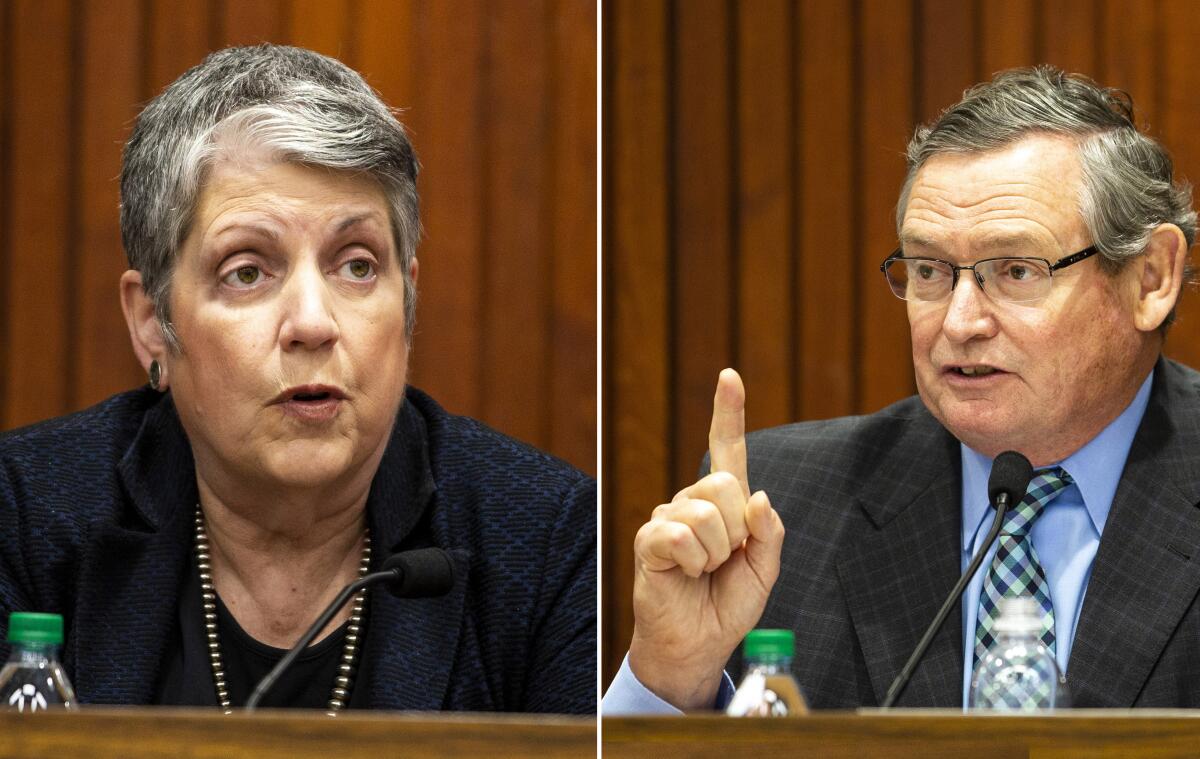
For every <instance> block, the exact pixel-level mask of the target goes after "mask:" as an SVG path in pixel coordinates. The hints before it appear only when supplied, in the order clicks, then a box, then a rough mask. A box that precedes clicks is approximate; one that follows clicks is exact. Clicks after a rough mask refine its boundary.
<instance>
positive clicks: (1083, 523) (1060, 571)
mask: <svg viewBox="0 0 1200 759" xmlns="http://www.w3.org/2000/svg"><path fill="white" fill-rule="evenodd" d="M1153 379H1154V373H1153V372H1151V373H1150V376H1148V377H1147V378H1146V380H1145V381H1144V382H1142V386H1141V388H1140V389H1139V390H1138V392H1137V395H1135V396H1134V399H1133V402H1132V403H1130V404H1129V406H1128V407H1127V408H1126V409H1125V410H1124V411H1123V412H1121V415H1120V416H1118V417H1117V418H1116V419H1114V420H1113V421H1112V423H1111V424H1109V425H1108V426H1107V427H1105V428H1104V429H1103V430H1102V431H1101V432H1100V434H1099V435H1097V436H1096V437H1094V438H1092V440H1091V441H1090V442H1088V443H1087V445H1085V446H1083V447H1082V448H1080V449H1079V450H1078V451H1076V452H1075V453H1073V454H1072V455H1070V456H1068V457H1067V458H1065V459H1063V460H1062V461H1061V462H1058V463H1057V464H1055V466H1061V467H1062V468H1063V469H1065V470H1066V471H1067V473H1068V474H1070V475H1071V478H1072V479H1073V480H1074V481H1075V482H1074V484H1073V485H1071V486H1070V487H1068V488H1066V489H1065V490H1063V491H1062V492H1061V493H1059V494H1058V497H1056V498H1055V499H1054V500H1053V501H1051V502H1050V503H1049V505H1047V506H1046V508H1045V510H1043V512H1042V514H1041V516H1039V517H1038V520H1037V521H1036V522H1035V523H1034V525H1033V529H1032V531H1031V532H1030V537H1031V539H1032V540H1033V548H1034V550H1035V551H1036V552H1037V555H1038V559H1039V561H1040V562H1041V564H1042V569H1043V570H1044V571H1045V573H1046V581H1047V582H1048V583H1049V584H1050V600H1051V602H1052V603H1053V604H1054V637H1055V641H1056V642H1055V658H1056V659H1057V660H1058V666H1059V668H1060V669H1062V671H1063V672H1064V673H1066V672H1067V662H1068V661H1069V660H1070V658H1071V644H1072V643H1073V642H1074V639H1075V626H1076V624H1078V622H1079V610H1080V609H1081V608H1082V607H1083V597H1084V594H1085V593H1086V592H1087V584H1088V578H1089V577H1091V573H1092V560H1093V559H1095V558H1096V549H1097V548H1098V547H1099V545H1100V536H1101V535H1102V534H1103V532H1104V524H1105V522H1107V521H1108V512H1109V509H1110V508H1111V507H1112V500H1113V496H1114V495H1115V494H1116V492H1117V484H1118V483H1119V482H1120V480H1121V472H1122V471H1124V469H1125V460H1126V459H1127V458H1128V457H1129V448H1130V446H1131V445H1133V436H1134V434H1135V433H1136V432H1137V428H1138V425H1140V424H1141V422H1142V416H1143V414H1145V412H1146V404H1147V403H1148V402H1149V400H1150V385H1151V382H1152V380H1153ZM991 472H992V460H991V459H989V458H987V457H986V456H983V455H981V454H979V453H977V452H975V451H973V450H971V449H970V448H968V447H967V446H965V445H963V446H962V568H963V570H966V568H967V565H968V564H969V563H970V562H971V557H972V556H974V555H975V551H976V550H977V544H978V543H979V542H980V541H982V540H983V538H984V536H985V535H986V534H987V531H988V527H990V526H991V521H992V520H991V517H992V511H991V507H990V506H989V504H988V497H987V481H988V477H989V476H990V475H991ZM995 553H996V546H995V545H992V546H991V548H990V549H989V550H988V554H987V556H986V558H985V559H984V561H983V563H982V564H981V565H980V567H979V571H978V572H976V573H975V576H974V577H972V578H971V582H970V583H969V584H968V585H967V589H966V590H965V591H964V595H963V598H964V602H963V657H964V664H963V706H964V707H965V706H966V704H967V697H968V694H969V693H970V688H971V665H972V662H973V659H974V649H975V623H976V620H977V619H978V617H979V594H980V592H981V591H982V590H983V581H984V578H986V577H987V571H988V568H989V567H990V566H991V558H992V556H994V555H995ZM965 599H973V600H971V601H970V602H967V601H966V600H965ZM800 686H801V687H802V688H803V687H804V683H801V684H800ZM1067 686H1068V688H1069V687H1070V676H1069V673H1068V678H1067ZM733 690H734V687H733V682H732V680H730V678H729V675H728V674H726V675H725V677H724V681H723V682H722V684H721V689H720V691H719V692H718V694H717V703H716V706H717V708H724V706H725V705H726V704H727V703H729V699H730V698H731V697H732V695H733ZM600 708H601V711H602V713H603V714H606V715H609V716H615V715H618V714H679V713H680V711H679V710H678V709H676V708H675V707H674V706H671V705H670V704H668V703H667V702H666V701H663V700H662V699H661V698H659V697H658V696H656V695H654V693H652V692H651V691H650V690H648V689H647V688H646V687H645V686H644V685H642V684H641V683H640V682H639V681H638V679H637V677H636V676H635V675H634V674H633V670H631V669H630V668H629V657H628V656H626V657H625V661H623V662H622V663H621V669H620V671H619V672H618V673H617V676H616V677H615V678H613V681H612V683H611V684H610V685H609V686H608V691H607V692H606V693H605V694H604V699H603V700H602V701H601V707H600Z"/></svg>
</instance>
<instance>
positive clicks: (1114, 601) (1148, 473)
mask: <svg viewBox="0 0 1200 759" xmlns="http://www.w3.org/2000/svg"><path fill="white" fill-rule="evenodd" d="M1198 400H1200V398H1198V394H1197V392H1196V388H1195V387H1193V386H1192V385H1191V383H1190V382H1189V381H1188V380H1187V378H1186V377H1185V376H1184V375H1183V373H1182V371H1181V370H1180V369H1178V368H1177V367H1176V366H1174V365H1172V364H1168V363H1166V362H1164V361H1160V362H1159V364H1158V367H1157V368H1156V370H1155V378H1154V387H1153V390H1152V393H1151V397H1150V402H1149V404H1148V406H1147V408H1146V413H1145V416H1144V417H1143V419H1142V424H1141V426H1140V427H1139V429H1138V432H1137V435H1136V436H1135V438H1134V442H1133V445H1132V447H1131V448H1130V452H1129V459H1128V461H1127V462H1126V465H1125V470H1124V473H1123V475H1122V477H1121V484H1120V486H1119V488H1118V489H1117V493H1116V496H1115V497H1114V499H1113V505H1112V509H1111V511H1110V514H1109V519H1108V523H1107V524H1106V525H1105V528H1104V535H1103V537H1102V538H1101V541H1100V547H1099V550H1098V551H1097V553H1096V559H1095V562H1094V563H1093V565H1092V573H1091V579H1090V580H1089V582H1088V587H1087V594H1086V597H1085V599H1084V604H1083V609H1082V611H1081V613H1080V617H1079V624H1078V626H1077V627H1076V633H1075V641H1074V643H1073V645H1072V648H1071V660H1070V663H1069V666H1068V668H1067V684H1068V686H1069V688H1070V690H1071V695H1072V698H1073V702H1074V705H1076V706H1080V707H1120V708H1124V707H1131V706H1134V704H1135V702H1136V701H1137V698H1138V694H1139V693H1140V692H1141V690H1142V688H1143V687H1144V685H1145V683H1146V680H1147V678H1148V677H1149V675H1150V673H1151V671H1152V670H1153V668H1154V665H1155V663H1156V662H1157V661H1158V659H1159V657H1160V656H1161V654H1162V651H1163V648H1164V647H1165V646H1166V644H1167V642H1168V640H1169V639H1170V637H1171V635H1172V634H1173V633H1174V631H1175V629H1176V627H1177V626H1178V625H1179V622H1180V620H1181V619H1182V617H1183V615H1184V614H1185V613H1186V612H1187V610H1188V608H1189V607H1190V606H1191V604H1192V602H1193V601H1194V600H1195V597H1196V594H1197V591H1200V509H1197V504H1198V503H1200V483H1198V482H1197V476H1196V472H1197V467H1196V463H1195V459H1196V455H1197V454H1196V452H1197V451H1198V450H1200V410H1198V409H1197V403H1198Z"/></svg>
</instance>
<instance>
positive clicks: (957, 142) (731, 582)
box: [604, 66, 1200, 714]
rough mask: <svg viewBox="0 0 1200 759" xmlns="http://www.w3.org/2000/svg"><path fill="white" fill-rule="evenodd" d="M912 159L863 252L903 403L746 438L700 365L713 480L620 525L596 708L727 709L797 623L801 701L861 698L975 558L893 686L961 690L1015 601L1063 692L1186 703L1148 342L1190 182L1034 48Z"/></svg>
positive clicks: (1182, 498)
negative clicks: (892, 208)
mask: <svg viewBox="0 0 1200 759" xmlns="http://www.w3.org/2000/svg"><path fill="white" fill-rule="evenodd" d="M908 165H909V170H908V176H907V179H906V181H905V183H904V186H903V189H902V191H901V195H900V202H899V206H898V209H897V229H898V237H899V247H898V248H897V249H896V251H895V252H893V253H892V254H891V255H889V256H887V258H886V259H885V260H884V261H883V263H882V264H881V267H880V268H881V270H882V274H883V277H882V279H883V280H884V281H883V282H881V284H884V283H886V284H887V286H888V287H890V289H891V290H892V292H893V293H894V294H895V295H896V296H897V297H899V298H901V299H903V300H904V301H905V302H906V306H907V312H908V321H909V326H910V329H911V335H912V348H913V367H914V372H915V375H916V383H917V388H918V391H919V397H914V398H909V399H907V400H904V401H901V402H899V403H897V404H895V405H892V406H890V407H888V408H886V409H884V410H882V411H880V412H878V413H875V414H872V415H870V416H865V417H854V418H843V419H834V420H829V421H822V422H812V423H804V424H797V425H791V426H787V427H781V428H776V429H772V430H766V431H762V432H758V433H754V434H752V435H749V436H746V435H745V432H744V417H743V406H744V403H745V398H746V394H745V390H744V389H743V386H742V383H741V380H740V378H739V377H738V375H737V373H736V372H734V371H732V370H728V369H727V370H725V371H724V372H722V373H721V376H720V378H719V380H718V384H717V391H716V396H715V398H714V405H713V419H712V428H711V433H710V439H709V453H710V457H711V460H710V462H706V466H707V465H708V464H709V463H710V464H711V473H710V474H708V475H707V476H704V477H702V478H701V479H700V480H699V481H698V482H696V483H694V484H692V485H690V486H688V487H686V488H684V489H683V490H681V491H680V492H679V493H678V494H677V495H676V496H675V498H674V499H673V500H672V501H671V502H670V503H666V504H663V505H661V506H659V507H658V508H657V509H655V511H654V513H653V516H652V518H651V519H650V521H649V522H647V523H646V524H645V525H644V526H643V527H642V528H641V530H640V531H639V532H638V535H637V538H636V541H635V546H634V549H635V557H636V559H635V560H636V566H635V579H634V598H633V602H634V614H635V627H634V634H633V640H632V643H631V645H630V648H629V654H628V657H627V658H626V661H625V663H624V664H623V666H622V670H621V672H620V674H619V675H618V677H617V680H616V681H614V684H613V686H612V687H611V688H610V689H609V692H608V694H607V695H606V697H605V701H604V711H605V713H606V714H617V713H622V712H631V711H642V712H645V711H656V710H668V709H670V708H672V707H674V708H678V709H696V708H706V707H708V708H711V707H712V706H714V705H718V706H719V705H722V704H724V703H725V702H727V701H728V699H729V697H730V694H731V689H732V683H731V680H730V679H729V677H728V676H727V675H723V673H722V668H723V666H724V665H726V663H727V662H729V661H730V657H731V656H733V655H734V652H735V648H736V647H737V646H738V644H739V643H740V641H741V640H742V638H743V637H744V636H745V635H746V633H747V632H748V631H749V630H750V629H751V628H754V627H756V626H758V627H767V628H786V629H791V630H794V631H795V635H796V655H795V658H794V662H795V663H794V673H795V675H796V677H797V679H798V680H799V682H800V684H801V686H802V688H803V689H804V691H805V694H806V695H807V698H808V700H809V703H810V704H811V705H812V706H813V707H816V708H842V709H845V708H853V707H857V706H871V705H878V704H881V703H883V702H884V700H885V694H886V693H887V690H888V687H889V685H890V684H891V683H892V681H893V679H894V678H895V677H896V675H897V674H898V673H899V672H900V671H901V668H902V666H903V665H904V663H905V661H906V659H907V658H908V656H909V654H910V653H911V652H912V651H913V650H914V648H915V647H916V645H917V642H918V639H919V638H920V636H921V634H922V633H923V631H924V630H925V628H926V626H927V625H928V624H929V623H930V621H931V620H932V619H933V617H934V615H935V613H936V611H937V610H938V607H939V606H940V605H941V603H942V601H943V599H944V598H945V597H946V595H947V594H948V592H949V591H950V589H951V588H952V587H953V586H954V584H955V581H956V579H957V578H958V576H959V575H960V573H962V572H963V571H964V569H965V568H966V567H967V566H968V564H969V563H970V561H971V559H972V557H973V556H974V555H975V554H976V553H977V552H979V551H985V552H986V554H985V557H984V559H983V562H982V565H981V566H980V569H979V571H978V572H977V573H975V574H974V576H973V577H972V579H971V582H970V583H969V584H968V585H967V589H966V591H965V592H964V593H963V595H962V597H961V602H960V604H959V606H958V607H957V613H954V612H952V613H951V614H950V616H949V618H948V620H947V624H945V625H944V626H943V627H942V629H941V630H940V632H939V633H938V634H937V635H936V636H935V637H934V638H933V640H932V644H931V646H930V648H929V649H928V652H927V653H926V654H925V656H924V658H923V660H922V661H921V663H920V664H919V665H918V666H917V668H916V670H915V673H914V675H913V678H912V680H911V682H910V683H909V685H908V687H907V688H906V689H905V690H904V692H903V693H902V695H901V697H900V699H899V701H898V705H899V706H937V707H956V706H961V705H963V704H964V703H965V702H966V700H967V694H968V690H969V683H970V675H971V672H972V669H973V665H974V663H975V661H977V660H978V658H979V657H980V656H981V654H982V653H983V652H985V651H986V650H987V644H988V642H989V641H990V640H991V639H992V632H993V629H994V628H993V625H994V623H995V621H996V608H997V606H998V605H999V604H998V602H999V600H1000V599H1001V598H1002V597H1005V596H1009V595H1014V594H1017V593H1028V594H1030V595H1033V596H1034V598H1035V599H1037V600H1038V609H1039V612H1038V613H1039V614H1040V616H1041V622H1042V641H1043V642H1044V643H1045V644H1046V645H1047V647H1048V648H1049V650H1050V651H1051V652H1052V653H1053V654H1054V656H1055V658H1056V660H1057V662H1058V665H1059V667H1060V668H1061V669H1062V670H1063V671H1064V672H1065V673H1066V676H1067V680H1068V682H1069V686H1070V693H1071V696H1072V701H1073V705H1074V706H1079V707H1133V706H1150V707H1190V706H1200V677H1197V675H1200V671H1198V669H1200V665H1198V664H1197V662H1198V661H1200V659H1198V658H1197V657H1196V656H1195V651H1196V650H1197V647H1198V646H1200V604H1197V603H1195V598H1196V595H1197V591H1198V590H1200V570H1197V568H1196V566H1195V562H1192V561H1190V558H1191V557H1192V556H1195V555H1196V554H1197V550H1200V512H1198V511H1197V509H1196V504H1197V503H1200V467H1197V466H1196V465H1195V463H1194V457H1195V456H1196V455H1197V454H1196V451H1198V450H1200V374H1197V373H1196V372H1194V371H1193V370H1191V369H1188V368H1186V367H1183V366H1181V365H1179V364H1176V363H1174V362H1172V361H1169V360H1167V359H1165V358H1164V357H1163V356H1162V355H1161V351H1162V346H1163V341H1164V338H1165V332H1166V330H1167V328H1168V326H1169V324H1170V322H1171V319H1172V317H1173V313H1174V308H1175V304H1176V301H1177V299H1178V297H1179V295H1180V292H1181V288H1182V286H1183V283H1184V281H1185V271H1186V268H1187V265H1186V260H1187V256H1188V250H1189V248H1190V247H1191V245H1192V243H1193V241H1194V239H1195V233H1196V214H1195V212H1194V211H1193V210H1192V208H1191V190H1190V187H1188V186H1187V185H1186V184H1184V183H1182V182H1178V181H1176V180H1175V179H1174V178H1173V176H1172V164H1171V160H1170V158H1169V156H1168V155H1167V153H1166V151H1165V150H1164V149H1163V148H1162V147H1161V146H1160V145H1158V144H1157V143H1156V142H1154V141H1153V140H1152V139H1150V138H1148V137H1147V136H1145V135H1144V134H1142V133H1141V132H1139V131H1138V129H1137V127H1136V126H1135V123H1134V120H1133V112H1132V106H1131V103H1130V102H1129V100H1128V98H1126V97H1125V96H1124V95H1123V94H1122V93H1119V92H1116V91H1113V90H1110V89H1105V88H1102V87H1099V86H1097V85H1096V84H1095V83H1094V82H1092V81H1090V80H1088V79H1086V78H1085V77H1082V76H1077V75H1067V74H1064V73H1063V72H1062V71H1059V70H1057V69H1054V68H1051V67H1048V66H1041V67H1037V68H1032V69H1020V70H1013V71H1008V72H1004V73H1001V74H999V75H997V76H996V77H995V78H994V79H993V80H992V81H990V82H987V83H984V84H981V85H978V86H976V87H974V88H972V89H970V90H968V91H967V92H966V93H965V94H964V96H963V98H962V100H961V101H960V102H958V103H957V104H955V105H953V106H951V107H950V108H949V109H947V110H946V111H945V112H944V113H942V114H941V116H940V117H939V118H938V119H937V120H936V121H935V122H934V123H933V124H931V125H930V126H928V127H922V128H920V129H918V130H917V132H916V134H915V136H914V137H913V139H912V141H911V143H910V145H909V149H908ZM1009 450H1015V451H1018V452H1020V453H1022V454H1024V455H1025V456H1026V457H1028V459H1029V460H1030V461H1031V462H1032V464H1033V466H1034V468H1035V470H1036V471H1035V477H1034V480H1033V482H1032V483H1031V485H1030V489H1029V492H1028V494H1027V495H1026V496H1025V497H1024V498H1023V499H1022V500H1021V503H1020V504H1019V506H1016V507H1014V509H1013V511H1012V514H1013V515H1015V518H1006V520H1005V525H1004V528H1003V530H1002V533H1003V535H1004V537H1003V538H1002V541H1007V543H1005V546H1006V547H1005V549H1004V553H1003V554H1002V555H1001V557H1000V558H996V553H997V549H996V547H995V546H991V547H990V548H989V546H988V545H986V542H987V541H985V534H986V533H987V531H988V527H989V525H990V523H991V522H992V518H991V511H990V510H989V508H988V504H989V498H988V478H989V474H990V472H991V468H992V463H993V459H995V458H996V456H997V455H999V454H1000V453H1002V452H1005V451H1009ZM1017 521H1020V522H1021V524H1019V525H1018V524H1016V522H1017ZM785 528H786V531H785ZM1013 573H1016V574H1019V575H1021V577H1022V580H1021V581H1020V582H1013V581H1012V576H1011V575H1012V574H1013ZM737 666H738V665H737V661H736V659H734V660H733V662H732V666H731V667H730V669H731V670H736V669H737Z"/></svg>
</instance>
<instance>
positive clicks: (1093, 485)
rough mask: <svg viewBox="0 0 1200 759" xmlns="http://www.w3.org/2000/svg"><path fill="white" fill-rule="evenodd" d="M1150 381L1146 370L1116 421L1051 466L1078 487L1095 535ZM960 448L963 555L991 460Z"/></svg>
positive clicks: (982, 502) (978, 517)
mask: <svg viewBox="0 0 1200 759" xmlns="http://www.w3.org/2000/svg"><path fill="white" fill-rule="evenodd" d="M1153 380H1154V372H1153V371H1151V372H1150V374H1149V376H1147V377H1146V379H1145V380H1144V381H1143V382H1142V386H1141V387H1140V388H1138V391H1137V394H1136V395H1134V396H1133V401H1131V402H1130V404H1129V405H1128V406H1126V407H1125V410H1124V411H1122V412H1121V415H1120V416H1118V417H1117V418H1116V419H1114V420H1113V421H1112V422H1111V423H1109V425H1108V426H1107V427H1105V428H1104V429H1103V430H1101V431H1100V434H1099V435H1096V437H1094V438H1092V439H1091V440H1089V441H1088V442H1087V444H1086V445H1084V446H1083V447H1082V448H1080V449H1079V450H1078V451H1076V452H1075V453H1072V454H1071V455H1070V456H1068V457H1066V458H1065V459H1063V460H1062V461H1060V462H1058V463H1057V466H1061V467H1062V468H1063V469H1065V470H1066V471H1067V473H1068V474H1070V475H1071V479H1073V480H1074V481H1075V485H1076V487H1078V488H1079V493H1080V496H1081V497H1082V498H1083V505H1084V507H1085V508H1086V509H1087V512H1088V516H1089V517H1090V518H1091V520H1092V526H1093V527H1095V529H1096V534H1097V535H1101V534H1103V533H1104V524H1105V522H1107V521H1108V512H1109V509H1111V508H1112V502H1113V496H1115V495H1116V493H1117V485H1118V483H1120V481H1121V472H1122V471H1123V470H1124V469H1125V460H1126V459H1127V458H1128V457H1129V448H1130V446H1132V445H1133V436H1134V434H1135V433H1137V429H1138V426H1139V425H1140V424H1141V423H1142V416H1143V414H1145V413H1146V405H1147V404H1148V403H1149V402H1150V385H1151V383H1152V382H1153ZM960 446H961V448H962V475H963V498H962V511H963V520H962V548H963V551H968V550H970V548H971V545H972V543H973V542H974V541H975V534H976V532H978V530H979V525H980V523H981V522H982V521H983V519H984V517H985V516H986V514H987V512H988V509H989V504H988V498H987V482H988V477H990V476H991V474H992V460H991V459H990V458H988V457H987V456H984V455H983V454H982V453H979V452H978V451H975V450H973V449H971V448H969V447H967V446H966V445H965V444H961V443H960Z"/></svg>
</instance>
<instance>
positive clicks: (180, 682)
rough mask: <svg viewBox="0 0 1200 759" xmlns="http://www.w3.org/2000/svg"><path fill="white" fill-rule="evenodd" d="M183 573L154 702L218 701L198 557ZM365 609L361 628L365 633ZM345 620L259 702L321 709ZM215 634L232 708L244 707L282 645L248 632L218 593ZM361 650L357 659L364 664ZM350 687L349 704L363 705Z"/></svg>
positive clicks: (329, 687)
mask: <svg viewBox="0 0 1200 759" xmlns="http://www.w3.org/2000/svg"><path fill="white" fill-rule="evenodd" d="M191 564H192V568H191V571H189V572H186V573H185V575H184V576H185V581H184V583H183V587H182V588H180V595H179V618H178V620H177V621H176V626H175V631H174V633H173V635H172V636H171V639H170V642H169V644H168V650H167V654H166V656H165V657H164V659H163V672H162V680H161V681H160V682H159V685H158V693H157V696H156V698H155V703H159V704H164V705H170V706H216V705H217V693H216V686H215V685H214V684H213V672H212V664H211V663H210V662H209V659H208V641H207V639H206V636H205V632H204V613H203V602H202V600H201V595H200V577H199V573H198V571H197V569H196V562H195V560H193V561H192V562H191ZM365 616H366V615H365V612H364V620H363V621H364V625H363V631H362V633H360V636H359V639H360V640H361V639H363V638H365V637H366V626H365V622H366V620H365ZM347 624H349V622H347V623H345V624H343V625H342V626H341V627H339V628H338V629H336V630H334V631H333V632H332V633H330V634H329V635H327V636H325V637H324V638H323V639H321V640H319V641H317V642H316V643H315V644H313V645H311V646H309V647H308V650H307V651H305V652H304V653H303V654H301V655H300V656H299V657H297V658H296V661H294V662H292V666H291V667H289V668H288V669H287V671H286V672H284V673H283V675H282V676H281V677H280V678H279V679H278V680H277V681H276V682H275V684H274V685H273V686H272V687H271V690H270V691H268V692H267V695H266V697H265V698H263V700H262V702H261V703H260V706H261V707H263V708H272V707H298V708H306V709H325V708H326V707H327V706H328V705H329V696H330V694H331V692H332V691H333V681H334V678H336V677H337V668H338V664H340V663H341V658H342V645H343V644H344V642H345V639H346V625H347ZM217 635H218V637H219V640H220V644H221V661H222V663H223V664H224V667H225V682H226V684H227V687H228V688H229V702H230V705H231V706H233V708H235V709H236V708H239V707H241V706H244V705H245V703H246V700H247V699H249V698H250V694H251V693H252V692H253V691H254V688H255V687H256V686H257V685H258V683H259V681H260V680H262V679H263V678H264V677H266V675H267V673H268V672H270V671H271V669H272V668H273V667H274V666H275V665H276V664H277V663H278V662H279V660H280V659H282V658H283V656H284V654H286V653H287V651H286V650H284V649H282V648H275V647H273V646H268V645H266V644H265V643H262V642H260V641H258V640H256V639H254V638H253V637H251V636H250V634H249V633H247V632H246V631H245V630H243V629H242V626H241V625H239V624H238V622H237V620H236V619H234V617H233V615H232V614H231V613H230V612H229V609H227V608H225V604H224V603H222V602H221V597H220V596H219V595H218V596H217ZM362 663H363V662H362V650H361V649H360V650H359V664H360V665H362ZM354 682H357V678H355V679H354V681H352V683H351V688H350V702H349V704H348V707H349V708H363V707H364V706H365V704H364V703H363V701H364V695H363V694H364V689H362V688H355V687H354V684H353V683H354Z"/></svg>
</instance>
